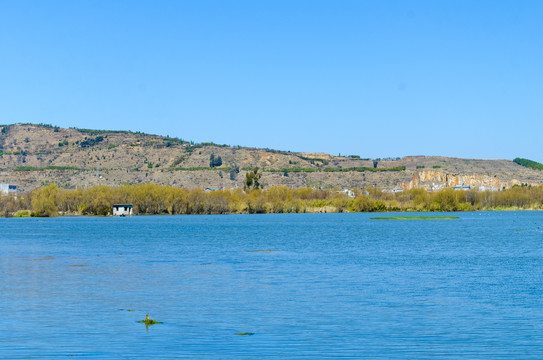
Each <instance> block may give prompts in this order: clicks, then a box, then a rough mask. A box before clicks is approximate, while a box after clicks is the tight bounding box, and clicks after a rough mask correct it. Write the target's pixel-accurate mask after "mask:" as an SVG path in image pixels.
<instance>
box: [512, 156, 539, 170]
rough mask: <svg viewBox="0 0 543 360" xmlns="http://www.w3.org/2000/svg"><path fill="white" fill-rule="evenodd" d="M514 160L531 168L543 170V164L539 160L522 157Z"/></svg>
mask: <svg viewBox="0 0 543 360" xmlns="http://www.w3.org/2000/svg"><path fill="white" fill-rule="evenodd" d="M513 162H514V163H516V164H519V165H522V166H524V167H527V168H530V169H534V170H543V164H541V163H538V162H537V161H533V160H528V159H522V158H515V159H514V160H513Z"/></svg>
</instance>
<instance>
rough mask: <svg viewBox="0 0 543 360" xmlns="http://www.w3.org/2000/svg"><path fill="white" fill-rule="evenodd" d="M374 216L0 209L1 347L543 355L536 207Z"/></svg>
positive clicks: (226, 355) (66, 353)
mask: <svg viewBox="0 0 543 360" xmlns="http://www.w3.org/2000/svg"><path fill="white" fill-rule="evenodd" d="M379 215H383V214H285V215H283V214H281V215H220V216H145V217H144V216H141V217H126V218H113V217H108V218H93V217H77V218H53V219H34V218H32V219H30V218H28V219H14V218H12V219H0V309H1V320H0V324H1V327H0V358H2V359H29V358H67V357H71V358H93V359H94V358H103V359H134V358H156V359H175V358H186V359H260V358H273V359H328V358H330V359H336V358H343V359H360V358H371V359H375V358H398V359H399V358H416V359H424V358H470V359H475V358H485V359H489V358H500V359H510V358H522V359H528V358H533V359H541V358H543V212H479V213H457V214H453V215H455V216H460V219H458V220H371V219H370V217H372V216H379ZM401 215H402V216H406V214H401ZM410 215H416V214H407V216H410ZM424 215H428V214H424ZM437 215H443V216H444V215H449V214H437ZM384 216H394V214H390V213H388V214H384ZM129 310H131V311H129ZM146 313H149V316H150V318H152V319H154V320H157V321H162V322H163V324H156V325H153V326H149V328H148V329H146V326H145V324H142V323H138V322H137V321H138V320H143V319H144V318H145V314H146ZM238 333H254V335H245V336H242V335H236V334H238Z"/></svg>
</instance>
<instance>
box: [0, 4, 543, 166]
mask: <svg viewBox="0 0 543 360" xmlns="http://www.w3.org/2000/svg"><path fill="white" fill-rule="evenodd" d="M542 81H543V1H540V0H534V1H528V0H526V1H512V0H511V1H496V0H492V1H483V0H478V1H473V0H466V1H461V0H451V1H446V0H443V1H434V0H431V1H416V0H411V1H386V0H379V1H369V0H368V1H364V0H357V1H347V0H342V1H332V0H330V1H317V0H307V1H301V0H300V1H297V0H282V1H281V0H274V1H253V0H251V1H241V0H232V1H225V0H218V1H205V0H194V1H177V0H175V1H174V0H172V1H151V0H149V1H136V0H127V1H121V0H115V1H111V0H92V1H85V0H77V1H73V0H70V1H54V0H52V1H41V0H39V1H38V0H36V1H30V0H0V123H2V124H7V123H18V122H32V123H47V124H53V125H58V126H61V127H80V128H93V129H123V130H133V131H142V132H148V133H154V134H161V135H170V136H177V137H180V138H183V139H185V140H194V141H196V142H202V141H214V142H217V143H226V144H231V145H238V144H239V145H245V146H258V147H269V148H275V149H281V150H292V151H311V152H327V153H331V154H335V155H337V154H338V153H341V154H358V155H361V156H362V157H371V158H377V157H389V156H406V155H444V156H456V157H468V158H486V159H492V158H506V159H512V158H514V157H516V156H520V157H526V158H530V159H533V160H537V161H540V162H543V152H542V150H543V147H542V143H543V142H542V140H541V139H542V138H543V85H542Z"/></svg>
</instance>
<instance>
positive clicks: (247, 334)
mask: <svg viewBox="0 0 543 360" xmlns="http://www.w3.org/2000/svg"><path fill="white" fill-rule="evenodd" d="M254 334H255V333H252V332H243V333H237V334H236V335H240V336H251V335H254Z"/></svg>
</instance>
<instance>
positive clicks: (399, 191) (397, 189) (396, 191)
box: [392, 187, 403, 194]
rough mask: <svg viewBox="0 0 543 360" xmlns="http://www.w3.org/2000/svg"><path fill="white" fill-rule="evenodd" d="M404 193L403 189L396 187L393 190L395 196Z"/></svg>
mask: <svg viewBox="0 0 543 360" xmlns="http://www.w3.org/2000/svg"><path fill="white" fill-rule="evenodd" d="M402 192H403V189H402V188H401V187H395V188H393V189H392V193H393V194H396V193H402Z"/></svg>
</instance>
